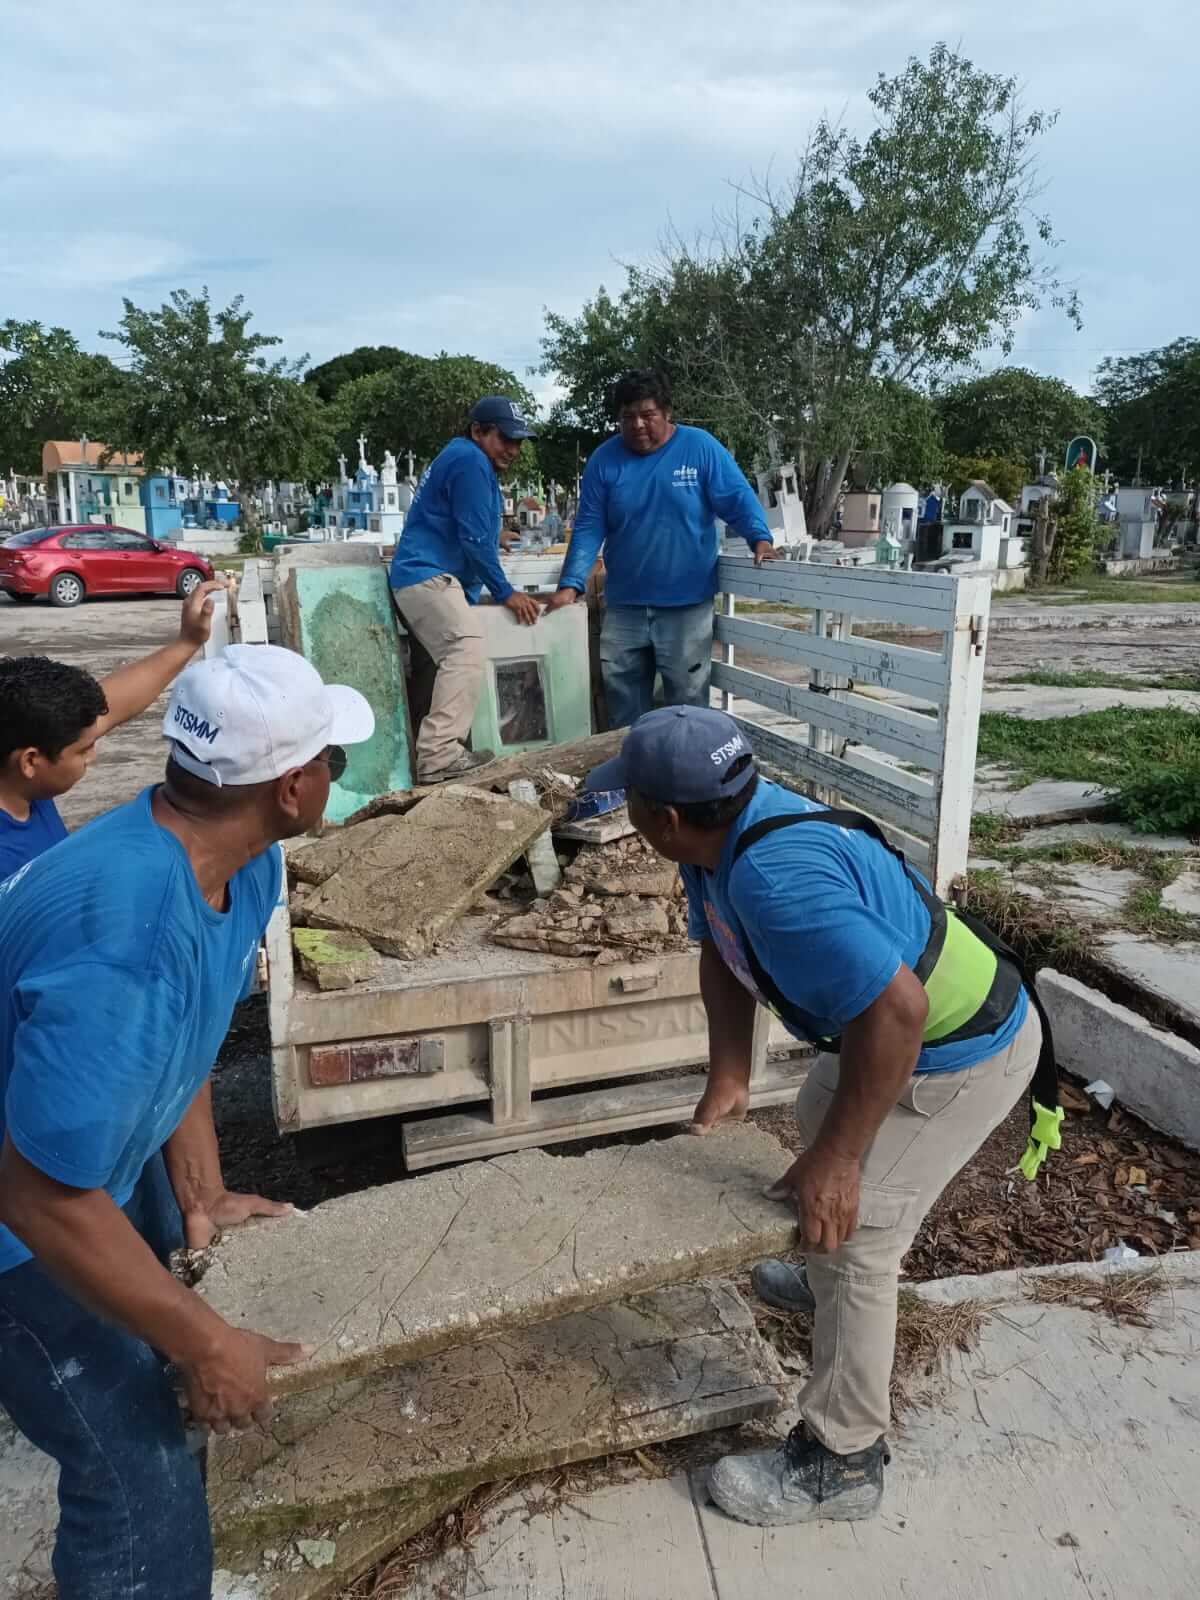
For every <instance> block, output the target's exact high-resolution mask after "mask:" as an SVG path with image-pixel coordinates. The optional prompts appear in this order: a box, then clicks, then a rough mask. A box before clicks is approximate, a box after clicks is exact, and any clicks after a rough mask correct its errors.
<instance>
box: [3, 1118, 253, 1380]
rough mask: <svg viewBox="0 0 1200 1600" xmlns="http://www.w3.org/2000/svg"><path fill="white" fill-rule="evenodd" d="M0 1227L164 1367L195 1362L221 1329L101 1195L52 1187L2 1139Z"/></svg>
mask: <svg viewBox="0 0 1200 1600" xmlns="http://www.w3.org/2000/svg"><path fill="white" fill-rule="evenodd" d="M0 1221H3V1222H4V1224H5V1226H6V1227H8V1228H10V1229H11V1230H12V1232H13V1233H14V1234H16V1236H17V1238H18V1239H20V1240H21V1242H22V1243H23V1244H24V1245H25V1247H26V1248H27V1249H28V1250H30V1251H32V1253H33V1255H34V1258H35V1259H36V1261H37V1263H38V1265H39V1266H40V1267H42V1268H43V1269H44V1270H45V1271H46V1272H48V1273H49V1274H50V1276H51V1277H52V1278H54V1279H55V1280H56V1281H57V1282H58V1283H60V1284H61V1285H62V1286H63V1288H64V1289H66V1290H67V1292H68V1293H69V1294H71V1295H73V1296H74V1297H75V1298H76V1299H77V1300H79V1301H81V1302H82V1303H83V1304H84V1305H86V1306H88V1307H90V1308H91V1309H92V1310H93V1311H95V1312H96V1313H97V1314H99V1315H100V1316H103V1317H105V1318H107V1319H108V1321H110V1322H114V1323H116V1324H117V1326H118V1327H121V1328H124V1329H125V1331H126V1332H127V1333H131V1334H133V1335H134V1337H135V1338H138V1339H142V1340H144V1341H145V1342H146V1343H147V1344H149V1345H151V1346H152V1347H153V1348H154V1349H156V1350H159V1351H161V1352H162V1354H163V1355H165V1356H166V1357H167V1358H168V1360H170V1361H175V1362H179V1363H187V1362H191V1361H194V1360H196V1359H197V1358H198V1357H199V1356H201V1355H202V1354H203V1353H204V1352H205V1351H206V1350H207V1349H208V1347H209V1346H210V1345H211V1344H212V1342H213V1341H214V1339H215V1337H216V1336H217V1335H218V1333H219V1331H220V1330H221V1329H223V1327H224V1324H223V1323H222V1321H221V1319H220V1317H218V1316H217V1314H216V1312H214V1311H213V1310H211V1309H210V1307H208V1306H207V1305H205V1303H204V1301H203V1300H201V1299H200V1297H199V1296H198V1295H196V1294H193V1293H192V1291H191V1290H190V1289H187V1288H185V1287H184V1285H183V1284H182V1283H180V1282H179V1281H178V1280H177V1279H175V1278H173V1277H172V1276H171V1274H170V1273H169V1272H168V1271H166V1269H165V1268H164V1267H163V1266H161V1265H160V1263H159V1261H158V1259H157V1257H156V1256H155V1254H154V1252H153V1251H152V1250H151V1249H150V1247H149V1246H148V1245H147V1244H146V1242H145V1240H144V1239H143V1238H142V1237H141V1235H140V1234H139V1233H138V1232H137V1230H136V1229H135V1228H134V1227H133V1226H132V1224H131V1223H130V1222H129V1219H128V1218H127V1217H126V1216H125V1214H124V1212H122V1211H121V1210H120V1208H119V1207H118V1206H115V1205H114V1204H113V1202H112V1200H111V1199H110V1198H109V1196H108V1195H107V1194H105V1193H104V1191H103V1190H102V1189H71V1188H68V1187H67V1186H65V1185H64V1184H60V1183H56V1182H55V1181H54V1180H53V1179H52V1178H48V1177H47V1176H46V1175H45V1173H43V1172H40V1171H39V1170H38V1169H37V1168H36V1167H34V1166H32V1165H31V1164H30V1163H29V1162H28V1161H26V1160H25V1158H24V1157H23V1156H22V1155H21V1154H20V1152H19V1151H18V1150H17V1149H16V1148H15V1146H14V1145H13V1144H12V1142H11V1141H10V1140H8V1139H6V1140H5V1142H4V1147H3V1151H2V1153H0Z"/></svg>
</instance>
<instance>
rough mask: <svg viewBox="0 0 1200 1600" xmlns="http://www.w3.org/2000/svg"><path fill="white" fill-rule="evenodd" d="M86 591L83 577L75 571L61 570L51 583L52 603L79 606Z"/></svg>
mask: <svg viewBox="0 0 1200 1600" xmlns="http://www.w3.org/2000/svg"><path fill="white" fill-rule="evenodd" d="M84 593H85V590H84V587H83V579H82V578H77V577H76V576H75V574H74V573H73V572H60V573H59V575H58V577H57V578H55V579H54V581H53V582H52V583H51V585H50V604H51V605H52V606H77V605H78V604H79V602H80V601H81V600H82V599H83V596H84Z"/></svg>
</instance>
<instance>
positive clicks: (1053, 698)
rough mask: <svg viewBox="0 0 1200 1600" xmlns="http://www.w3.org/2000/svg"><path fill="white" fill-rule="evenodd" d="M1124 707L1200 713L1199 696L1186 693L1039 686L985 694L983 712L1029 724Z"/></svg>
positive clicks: (1017, 686) (1019, 686)
mask: <svg viewBox="0 0 1200 1600" xmlns="http://www.w3.org/2000/svg"><path fill="white" fill-rule="evenodd" d="M1117 706H1122V707H1127V708H1129V709H1132V710H1137V711H1164V710H1167V709H1168V708H1178V709H1179V710H1181V711H1200V694H1197V693H1195V691H1194V690H1187V689H1182V690H1181V689H1127V688H1122V689H1056V688H1047V687H1044V686H1042V685H1040V684H1033V683H1024V684H1013V685H1011V686H1010V685H1008V684H1002V685H1000V686H999V687H998V688H988V689H985V690H984V691H983V709H984V711H988V712H1000V713H1004V714H1007V715H1008V716H1011V717H1023V718H1025V719H1026V720H1027V721H1029V722H1049V721H1051V720H1052V719H1054V718H1056V717H1081V716H1085V715H1086V714H1087V713H1088V712H1089V711H1109V710H1111V709H1113V708H1114V707H1117Z"/></svg>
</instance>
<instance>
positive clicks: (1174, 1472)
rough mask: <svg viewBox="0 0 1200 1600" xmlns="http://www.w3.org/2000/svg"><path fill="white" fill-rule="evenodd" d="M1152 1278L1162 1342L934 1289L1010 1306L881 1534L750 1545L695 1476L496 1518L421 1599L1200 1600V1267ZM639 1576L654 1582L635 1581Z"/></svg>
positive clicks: (775, 1537)
mask: <svg viewBox="0 0 1200 1600" xmlns="http://www.w3.org/2000/svg"><path fill="white" fill-rule="evenodd" d="M1151 1265H1152V1266H1154V1267H1155V1269H1156V1270H1162V1271H1164V1272H1165V1274H1166V1277H1167V1280H1168V1283H1169V1288H1168V1290H1167V1292H1166V1293H1164V1295H1163V1296H1162V1297H1161V1298H1160V1299H1159V1301H1158V1302H1157V1305H1156V1308H1155V1309H1156V1312H1157V1325H1156V1326H1155V1328H1154V1329H1153V1330H1152V1331H1149V1332H1148V1331H1147V1330H1146V1329H1145V1328H1136V1327H1134V1328H1128V1327H1121V1326H1118V1325H1116V1324H1115V1323H1112V1322H1111V1321H1109V1320H1108V1319H1107V1318H1104V1317H1103V1316H1100V1315H1098V1314H1097V1313H1095V1312H1092V1311H1087V1310H1083V1309H1080V1308H1077V1307H1075V1306H1071V1305H1061V1306H1059V1305H1055V1306H1047V1305H1039V1304H1033V1303H1031V1302H1030V1301H1029V1299H1028V1298H1027V1296H1026V1294H1025V1292H1024V1288H1023V1283H1024V1281H1025V1280H1026V1279H1027V1278H1028V1277H1029V1276H1034V1275H1030V1274H1018V1273H998V1274H995V1275H993V1276H990V1277H984V1278H954V1279H947V1280H943V1281H942V1282H941V1283H938V1284H928V1285H925V1286H923V1288H922V1290H921V1293H922V1294H923V1295H926V1296H928V1297H929V1298H933V1299H937V1300H939V1301H957V1300H963V1299H967V1298H975V1299H980V1300H983V1301H985V1302H994V1306H993V1313H992V1315H991V1316H990V1318H989V1319H988V1321H987V1322H986V1323H985V1325H984V1330H983V1337H982V1344H981V1348H980V1349H979V1350H977V1351H974V1352H972V1353H970V1354H965V1355H959V1354H955V1355H954V1356H953V1357H952V1360H951V1363H950V1366H949V1383H950V1388H949V1393H948V1394H947V1396H946V1398H945V1400H944V1402H943V1403H942V1404H940V1405H939V1406H937V1407H936V1408H933V1409H929V1410H925V1411H921V1412H918V1413H916V1414H914V1415H913V1416H911V1417H910V1419H909V1420H908V1422H907V1423H906V1425H905V1427H904V1428H903V1429H902V1430H901V1431H900V1432H899V1433H898V1434H897V1435H896V1436H895V1437H894V1438H893V1442H892V1443H893V1464H892V1466H891V1468H890V1469H889V1472H888V1478H887V1494H886V1498H885V1501H884V1509H883V1512H882V1514H881V1515H880V1516H879V1517H878V1518H876V1519H875V1520H874V1521H871V1522H860V1523H854V1524H847V1523H829V1522H824V1523H818V1524H816V1525H811V1526H808V1527H796V1528H778V1529H762V1528H753V1527H747V1526H745V1525H743V1524H742V1523H738V1522H734V1521H731V1520H730V1519H728V1518H726V1517H725V1516H723V1515H722V1514H721V1513H720V1512H719V1511H718V1510H717V1509H716V1508H715V1507H714V1506H712V1505H711V1504H709V1503H708V1502H707V1496H706V1494H705V1489H704V1484H703V1480H702V1477H701V1476H700V1475H697V1477H696V1478H695V1479H693V1480H692V1481H690V1482H689V1480H688V1479H687V1478H685V1477H684V1476H683V1475H679V1476H677V1477H675V1478H672V1479H670V1480H668V1481H667V1482H665V1483H664V1482H662V1481H659V1482H656V1483H647V1482H644V1481H634V1482H627V1483H623V1484H620V1485H617V1486H615V1487H613V1488H607V1489H603V1490H599V1491H597V1492H596V1493H594V1494H591V1495H587V1496H585V1497H584V1498H582V1499H579V1500H577V1501H574V1502H573V1503H572V1505H571V1506H570V1508H564V1507H556V1508H555V1509H554V1510H553V1511H552V1512H549V1513H547V1512H546V1511H545V1510H544V1509H542V1508H540V1507H539V1505H538V1503H537V1500H536V1498H535V1496H536V1494H537V1489H536V1487H534V1488H531V1489H530V1490H529V1491H527V1492H526V1493H525V1494H522V1495H518V1496H514V1497H512V1498H511V1499H510V1500H509V1501H507V1502H505V1503H504V1504H503V1505H501V1506H498V1507H497V1508H496V1509H495V1511H494V1512H493V1513H492V1514H491V1515H490V1516H489V1517H488V1518H487V1519H486V1521H485V1523H484V1527H483V1529H482V1531H481V1533H480V1535H479V1537H478V1538H477V1539H476V1540H475V1541H474V1542H473V1544H472V1547H471V1549H470V1550H469V1551H454V1552H451V1553H450V1554H448V1555H447V1556H445V1557H442V1558H441V1559H439V1560H437V1561H434V1562H432V1563H430V1564H429V1565H428V1566H427V1567H425V1568H424V1569H422V1570H421V1572H420V1573H419V1575H418V1576H417V1578H416V1581H415V1582H414V1583H413V1585H412V1587H411V1588H410V1589H409V1590H408V1591H407V1595H408V1600H475V1597H477V1596H479V1595H482V1594H486V1595H487V1597H488V1600H532V1597H534V1596H542V1595H557V1594H570V1595H574V1594H580V1595H582V1594H585V1593H586V1594H588V1595H589V1596H591V1595H594V1596H596V1597H597V1600H616V1597H617V1596H620V1597H622V1600H626V1597H628V1600H641V1597H642V1596H650V1595H653V1596H654V1600H763V1597H764V1596H770V1595H792V1594H796V1593H803V1595H804V1596H805V1597H806V1600H846V1597H847V1596H850V1595H852V1596H854V1597H855V1600H895V1597H897V1596H916V1595H919V1596H921V1600H962V1597H963V1596H964V1595H971V1596H972V1597H975V1596H978V1597H979V1600H1009V1597H1010V1596H1012V1595H1027V1596H1030V1597H1031V1600H1079V1597H1080V1596H1088V1595H1090V1596H1091V1597H1092V1600H1113V1597H1116V1596H1120V1597H1121V1600H1164V1597H1166V1596H1171V1597H1172V1600H1173V1597H1175V1596H1180V1597H1182V1596H1183V1595H1186V1594H1190V1593H1192V1591H1193V1589H1194V1587H1195V1544H1196V1534H1197V1516H1196V1510H1195V1496H1194V1492H1193V1490H1192V1489H1191V1488H1189V1487H1188V1486H1189V1485H1190V1484H1192V1483H1193V1482H1194V1481H1195V1472H1196V1466H1197V1461H1198V1460H1200V1366H1198V1365H1197V1363H1196V1361H1195V1359H1194V1351H1193V1341H1194V1325H1195V1319H1196V1317H1197V1315H1200V1257H1198V1256H1197V1255H1195V1254H1192V1255H1182V1256H1178V1257H1170V1258H1167V1259H1166V1260H1165V1261H1164V1262H1163V1263H1162V1264H1161V1267H1160V1266H1159V1264H1158V1263H1153V1264H1151V1263H1147V1266H1151ZM689 1511H690V1512H691V1513H692V1522H691V1524H690V1525H689V1521H688V1512H689ZM585 1530H586V1532H585ZM584 1537H586V1538H588V1539H589V1540H590V1541H591V1542H590V1545H589V1552H590V1555H591V1558H592V1559H591V1561H590V1564H589V1568H588V1571H587V1575H586V1577H585V1578H584V1577H582V1576H581V1575H579V1574H578V1573H577V1569H576V1567H575V1565H574V1562H575V1550H574V1546H575V1543H576V1539H577V1538H584ZM664 1550H665V1551H667V1552H669V1558H668V1559H667V1560H665V1561H664V1559H663V1552H664ZM638 1556H642V1557H643V1558H644V1565H643V1566H642V1567H641V1568H639V1567H637V1566H636V1565H635V1564H634V1563H635V1560H636V1558H637V1557H638ZM698 1556H703V1559H704V1566H703V1567H700V1566H699V1564H698ZM638 1571H643V1572H645V1573H647V1574H651V1575H652V1581H651V1582H649V1583H647V1584H642V1583H639V1581H638V1579H637V1577H636V1576H634V1577H631V1576H630V1573H631V1572H633V1573H636V1572H638Z"/></svg>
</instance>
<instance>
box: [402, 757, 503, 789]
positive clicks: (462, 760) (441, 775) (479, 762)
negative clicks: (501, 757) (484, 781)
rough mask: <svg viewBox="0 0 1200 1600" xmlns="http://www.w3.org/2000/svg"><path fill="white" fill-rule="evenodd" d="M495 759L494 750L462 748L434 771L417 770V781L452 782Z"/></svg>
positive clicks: (422, 782)
mask: <svg viewBox="0 0 1200 1600" xmlns="http://www.w3.org/2000/svg"><path fill="white" fill-rule="evenodd" d="M495 759H496V752H495V751H494V750H464V751H463V753H462V754H461V755H460V756H455V758H454V760H453V761H452V762H451V763H450V765H449V766H448V767H439V768H438V769H437V771H436V772H418V773H417V782H418V783H419V784H426V783H453V781H454V780H455V778H467V777H470V775H471V773H472V772H478V770H479V768H480V767H486V766H487V764H488V762H489V761H495Z"/></svg>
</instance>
